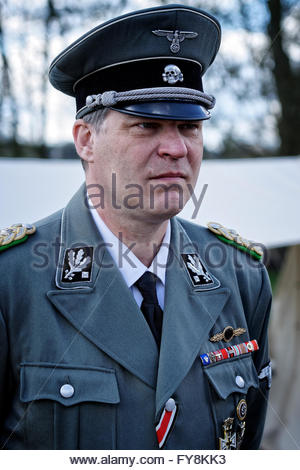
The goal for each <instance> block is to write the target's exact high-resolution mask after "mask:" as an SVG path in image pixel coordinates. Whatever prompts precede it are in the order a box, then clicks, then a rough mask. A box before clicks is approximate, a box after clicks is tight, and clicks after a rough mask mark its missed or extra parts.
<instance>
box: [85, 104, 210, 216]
mask: <svg viewBox="0 0 300 470" xmlns="http://www.w3.org/2000/svg"><path fill="white" fill-rule="evenodd" d="M92 132H93V134H94V135H93V162H92V163H90V164H89V169H88V171H87V184H98V185H101V186H102V187H103V190H104V198H105V200H104V201H105V208H104V212H105V211H106V212H107V214H109V211H112V210H113V211H119V213H120V216H122V217H123V216H124V215H125V217H127V218H128V217H129V218H131V219H137V218H142V219H143V220H146V219H147V220H153V221H155V220H166V219H168V218H170V217H172V216H173V215H175V214H177V213H178V212H179V211H180V210H181V209H182V208H183V206H184V205H185V203H186V202H187V201H188V199H189V198H190V196H191V192H192V190H193V188H194V186H195V183H196V180H197V176H198V173H199V169H200V164H201V161H202V154H203V141H202V122H201V121H193V122H190V121H171V120H169V121H168V120H162V119H148V118H144V117H135V116H131V115H127V114H123V113H120V112H117V111H112V110H111V111H109V112H108V114H107V116H106V118H105V120H104V122H103V124H102V126H101V128H100V130H99V131H98V132H95V131H92ZM114 182H115V183H116V184H114ZM92 192H94V191H92ZM95 202H96V203H97V201H95ZM103 215H104V213H103Z"/></svg>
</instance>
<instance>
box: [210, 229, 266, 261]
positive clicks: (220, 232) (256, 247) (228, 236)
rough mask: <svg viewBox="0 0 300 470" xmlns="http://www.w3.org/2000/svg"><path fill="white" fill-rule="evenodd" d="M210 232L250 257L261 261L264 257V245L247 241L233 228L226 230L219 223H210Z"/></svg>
mask: <svg viewBox="0 0 300 470" xmlns="http://www.w3.org/2000/svg"><path fill="white" fill-rule="evenodd" d="M207 226H208V228H209V230H210V231H211V232H213V233H215V234H216V235H217V237H218V238H219V240H221V241H222V242H225V243H228V244H229V245H233V246H234V247H235V248H238V249H239V250H242V251H245V252H246V253H248V254H249V255H251V256H253V257H254V258H255V259H257V260H261V259H262V257H263V254H264V253H263V250H262V245H261V244H260V243H257V242H254V241H251V240H247V239H246V238H243V237H241V235H239V234H238V232H237V231H236V230H234V229H231V228H226V227H224V226H223V225H222V224H219V223H218V222H208V224H207Z"/></svg>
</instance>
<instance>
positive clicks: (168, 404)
mask: <svg viewBox="0 0 300 470" xmlns="http://www.w3.org/2000/svg"><path fill="white" fill-rule="evenodd" d="M175 406H176V405H175V400H174V398H169V400H167V401H166V404H165V409H166V411H173V410H174V408H175Z"/></svg>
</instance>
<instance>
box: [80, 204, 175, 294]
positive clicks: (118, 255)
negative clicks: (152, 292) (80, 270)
mask: <svg viewBox="0 0 300 470" xmlns="http://www.w3.org/2000/svg"><path fill="white" fill-rule="evenodd" d="M89 207H90V211H91V214H92V217H93V219H94V222H95V224H96V227H97V228H98V230H99V232H100V234H101V236H102V238H103V241H104V243H105V246H106V248H107V249H108V251H109V253H110V255H111V257H112V258H113V260H114V262H115V264H116V266H117V267H118V268H119V270H120V272H121V274H122V276H123V278H124V280H125V282H126V284H127V286H128V287H131V286H133V284H135V282H136V281H137V280H138V279H139V278H140V277H141V276H142V275H143V274H144V272H146V271H150V272H152V273H154V274H156V276H157V277H158V278H159V280H160V281H161V282H162V284H163V285H165V279H166V266H167V260H168V254H169V246H170V240H171V223H170V221H168V225H167V230H166V233H165V236H164V238H163V241H162V244H161V246H160V249H159V251H158V253H157V254H156V256H155V258H154V259H153V261H152V263H151V266H150V267H149V268H147V266H145V265H144V264H143V263H142V262H141V261H140V260H139V259H138V258H137V257H136V256H135V254H134V253H133V252H132V251H130V250H129V249H128V247H127V246H126V245H125V244H124V243H123V242H122V241H121V240H120V239H119V238H118V237H116V236H115V235H114V233H112V231H111V230H110V229H109V228H108V227H107V225H106V224H105V223H104V221H103V220H102V218H101V217H100V215H99V214H98V212H97V210H96V209H95V208H94V207H93V206H92V203H91V200H89Z"/></svg>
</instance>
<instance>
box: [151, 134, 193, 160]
mask: <svg viewBox="0 0 300 470" xmlns="http://www.w3.org/2000/svg"><path fill="white" fill-rule="evenodd" d="M158 155H159V156H160V157H171V158H176V159H177V158H183V157H185V156H186V155H187V146H186V142H185V139H184V137H183V136H182V135H181V134H180V132H179V129H169V130H166V131H164V132H162V134H161V136H160V143H159V147H158Z"/></svg>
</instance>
